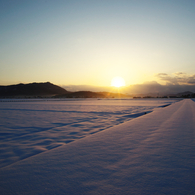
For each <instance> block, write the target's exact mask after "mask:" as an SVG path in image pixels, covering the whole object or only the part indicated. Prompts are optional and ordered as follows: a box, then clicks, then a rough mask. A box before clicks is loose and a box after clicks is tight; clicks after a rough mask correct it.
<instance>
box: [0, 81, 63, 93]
mask: <svg viewBox="0 0 195 195" xmlns="http://www.w3.org/2000/svg"><path fill="white" fill-rule="evenodd" d="M66 93H67V91H66V90H65V89H63V88H61V87H59V86H57V85H54V84H52V83H50V82H46V83H29V84H22V83H21V84H17V85H8V86H0V96H1V97H2V96H3V97H7V96H8V97H10V96H53V95H59V94H66Z"/></svg>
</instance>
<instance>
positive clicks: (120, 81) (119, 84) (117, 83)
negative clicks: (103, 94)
mask: <svg viewBox="0 0 195 195" xmlns="http://www.w3.org/2000/svg"><path fill="white" fill-rule="evenodd" d="M111 86H114V87H122V86H125V80H124V79H123V78H122V77H119V76H117V77H114V78H113V79H112V81H111Z"/></svg>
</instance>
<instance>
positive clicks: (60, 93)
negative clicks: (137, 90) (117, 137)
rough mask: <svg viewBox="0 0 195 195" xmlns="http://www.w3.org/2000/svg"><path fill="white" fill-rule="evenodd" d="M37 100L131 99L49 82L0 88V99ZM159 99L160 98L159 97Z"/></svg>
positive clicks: (192, 95) (187, 95) (186, 95)
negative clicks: (41, 98) (74, 89)
mask: <svg viewBox="0 0 195 195" xmlns="http://www.w3.org/2000/svg"><path fill="white" fill-rule="evenodd" d="M18 97H19V98H20V97H21V98H31V97H33V98H37V97H54V98H129V97H133V96H132V95H128V94H121V93H110V92H92V91H77V92H70V91H67V90H65V89H64V88H62V87H59V86H57V85H54V84H52V83H50V82H46V83H29V84H22V83H20V84H17V85H8V86H0V98H18ZM141 97H142V98H152V97H159V96H157V94H145V95H144V94H142V95H141V94H140V95H139V94H137V95H135V96H134V98H141ZM159 98H160V97H159ZM161 98H195V93H193V92H190V91H185V92H183V93H178V94H168V95H165V96H163V97H161Z"/></svg>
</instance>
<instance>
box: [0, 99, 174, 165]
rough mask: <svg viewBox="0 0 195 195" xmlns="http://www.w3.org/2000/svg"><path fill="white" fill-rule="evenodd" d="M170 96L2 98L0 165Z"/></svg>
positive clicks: (89, 131) (161, 103)
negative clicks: (143, 97) (159, 97)
mask: <svg viewBox="0 0 195 195" xmlns="http://www.w3.org/2000/svg"><path fill="white" fill-rule="evenodd" d="M172 102H174V101H171V100H158V101H156V100H155V101H152V100H144V101H143V100H97V99H95V100H93V99H89V100H88V99H79V100H76V99H72V100H66V101H63V100H61V101H56V100H55V101H52V100H47V101H43V100H37V99H35V100H31V99H30V100H28V99H26V100H20V99H18V100H17V99H15V100H13V99H12V100H2V101H1V102H0V167H4V166H7V165H10V164H12V163H14V162H17V161H20V160H22V159H25V158H28V157H30V156H33V155H36V154H38V153H41V152H45V151H47V150H51V149H53V148H56V147H59V146H62V145H65V144H68V143H70V142H73V141H75V140H77V139H81V138H84V137H86V136H88V135H91V134H94V133H97V132H99V131H102V130H105V129H107V128H109V127H112V126H114V125H118V124H120V123H124V122H125V121H128V120H131V119H133V118H135V117H139V116H141V115H143V114H144V113H145V112H146V113H147V112H151V111H152V110H153V109H154V108H157V107H159V106H164V105H167V104H170V103H172Z"/></svg>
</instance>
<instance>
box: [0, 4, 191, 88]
mask: <svg viewBox="0 0 195 195" xmlns="http://www.w3.org/2000/svg"><path fill="white" fill-rule="evenodd" d="M194 10H195V1H194V0H120V1H118V0H106V1H105V0H98V1H96V0H63V1H61V0H55V1H54V0H33V1H32V0H0V85H9V84H17V83H31V82H47V81H49V82H52V83H54V84H56V85H61V86H83V85H85V86H86V85H87V86H88V85H89V86H100V87H109V86H110V85H111V80H112V79H113V78H114V77H116V76H120V77H122V78H123V79H124V80H125V82H126V86H135V85H141V84H148V83H152V84H154V83H156V84H160V85H194V84H195V55H194V48H195V22H194V20H195V11H194Z"/></svg>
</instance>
